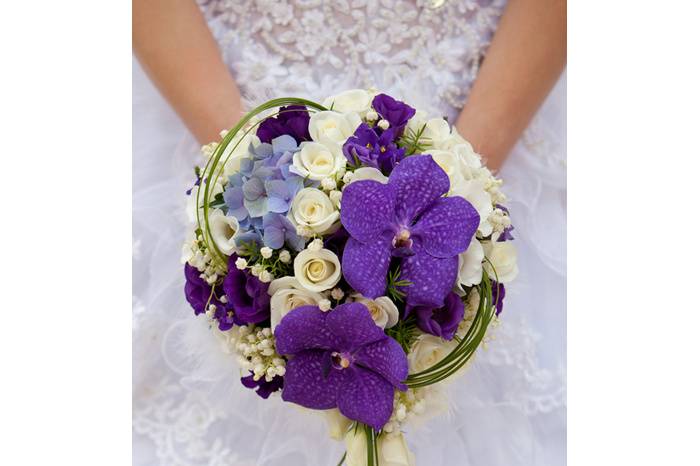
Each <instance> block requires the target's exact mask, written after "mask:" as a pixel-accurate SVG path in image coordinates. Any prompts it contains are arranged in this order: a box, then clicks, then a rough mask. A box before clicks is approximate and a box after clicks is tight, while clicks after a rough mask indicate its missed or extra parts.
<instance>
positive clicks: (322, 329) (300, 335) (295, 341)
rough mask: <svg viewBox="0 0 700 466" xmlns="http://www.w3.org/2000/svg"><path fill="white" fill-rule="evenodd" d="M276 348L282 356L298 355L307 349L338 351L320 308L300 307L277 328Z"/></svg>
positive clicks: (336, 341)
mask: <svg viewBox="0 0 700 466" xmlns="http://www.w3.org/2000/svg"><path fill="white" fill-rule="evenodd" d="M275 346H276V348H277V352H278V353H280V354H296V353H299V352H300V351H303V350H307V349H324V350H330V349H336V348H338V347H339V346H340V343H339V342H338V339H337V338H336V336H335V335H334V334H333V333H331V332H330V331H329V330H328V328H327V327H326V313H324V312H321V310H320V309H319V308H318V306H300V307H297V308H295V309H292V311H291V312H289V314H287V315H286V316H284V317H283V318H282V321H281V322H280V323H279V324H278V325H277V327H275Z"/></svg>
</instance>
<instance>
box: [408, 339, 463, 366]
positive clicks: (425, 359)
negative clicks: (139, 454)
mask: <svg viewBox="0 0 700 466" xmlns="http://www.w3.org/2000/svg"><path fill="white" fill-rule="evenodd" d="M454 347H455V342H454V340H452V341H445V340H443V339H442V338H440V337H436V336H434V335H429V334H427V333H424V334H422V335H420V336H419V337H418V338H416V341H415V342H414V343H413V346H411V351H410V352H409V353H408V373H409V374H415V373H416V372H420V371H422V370H425V369H428V368H430V367H431V366H434V365H435V364H436V363H438V362H440V361H442V359H444V358H445V356H447V355H448V354H450V352H451V351H452V350H453V349H454Z"/></svg>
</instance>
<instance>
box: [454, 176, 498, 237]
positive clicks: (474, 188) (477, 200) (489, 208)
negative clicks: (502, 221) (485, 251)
mask: <svg viewBox="0 0 700 466" xmlns="http://www.w3.org/2000/svg"><path fill="white" fill-rule="evenodd" d="M452 194H453V195H454V196H461V197H463V198H464V199H466V200H467V201H469V202H470V203H471V205H472V206H474V208H475V209H476V211H477V212H478V213H479V217H480V222H481V223H479V233H481V235H482V236H488V235H490V234H491V232H492V231H493V225H491V222H489V215H491V212H493V204H491V196H490V195H489V193H487V192H486V190H484V183H483V181H481V180H469V181H463V182H461V183H460V184H459V185H458V186H457V187H456V188H455V189H453V190H452Z"/></svg>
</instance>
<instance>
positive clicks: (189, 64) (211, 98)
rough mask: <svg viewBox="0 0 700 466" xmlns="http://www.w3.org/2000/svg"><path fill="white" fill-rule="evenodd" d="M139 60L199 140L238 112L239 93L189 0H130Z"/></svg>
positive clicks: (228, 123) (235, 117) (210, 138)
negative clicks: (132, 0) (131, 1)
mask: <svg viewBox="0 0 700 466" xmlns="http://www.w3.org/2000/svg"><path fill="white" fill-rule="evenodd" d="M133 46H134V51H135V53H136V56H137V57H138V59H139V62H140V63H141V65H142V66H143V68H144V69H145V70H146V72H147V73H148V75H149V76H150V78H151V80H152V81H153V82H154V83H155V85H156V87H158V89H159V90H160V92H161V93H162V94H163V96H164V97H165V98H166V99H167V100H168V101H169V102H170V105H171V106H172V107H173V108H174V109H175V111H176V112H177V113H178V114H179V115H180V118H182V120H183V121H184V122H185V124H186V125H187V127H188V128H189V129H190V131H191V132H192V134H194V136H195V137H196V138H197V140H198V141H199V142H201V143H206V142H209V141H213V140H215V139H218V133H219V131H221V130H222V129H225V128H230V127H231V126H233V125H234V124H235V123H236V121H238V120H239V119H240V117H241V113H242V110H243V109H242V105H241V96H240V93H239V91H238V87H237V86H236V83H235V81H234V80H233V78H232V76H231V74H230V73H229V71H228V69H227V68H226V65H225V64H224V63H223V61H222V59H221V56H220V53H219V49H218V46H217V44H216V41H215V40H214V38H213V37H212V35H211V32H210V31H209V28H208V27H207V24H206V22H205V21H204V18H203V17H202V14H201V12H200V11H199V8H198V7H197V5H196V3H195V2H194V1H193V0H134V2H133Z"/></svg>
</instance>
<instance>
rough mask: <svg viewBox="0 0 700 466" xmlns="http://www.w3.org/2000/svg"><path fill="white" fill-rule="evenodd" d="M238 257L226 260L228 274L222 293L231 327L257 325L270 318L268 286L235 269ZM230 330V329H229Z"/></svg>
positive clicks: (232, 256)
mask: <svg viewBox="0 0 700 466" xmlns="http://www.w3.org/2000/svg"><path fill="white" fill-rule="evenodd" d="M237 259H238V256H237V255H236V254H232V255H231V257H230V258H229V260H228V273H227V274H226V278H224V284H223V288H224V293H226V298H228V303H227V304H228V306H229V307H230V309H231V311H233V312H232V313H231V314H232V315H231V316H230V317H231V325H233V324H234V323H235V324H236V325H242V324H257V323H259V322H262V321H264V320H267V319H269V318H270V295H268V294H267V288H268V284H267V283H263V282H261V281H260V280H258V278H257V277H255V276H253V274H251V273H250V272H249V271H248V270H239V269H238V267H236V260H237ZM229 328H230V327H229Z"/></svg>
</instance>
